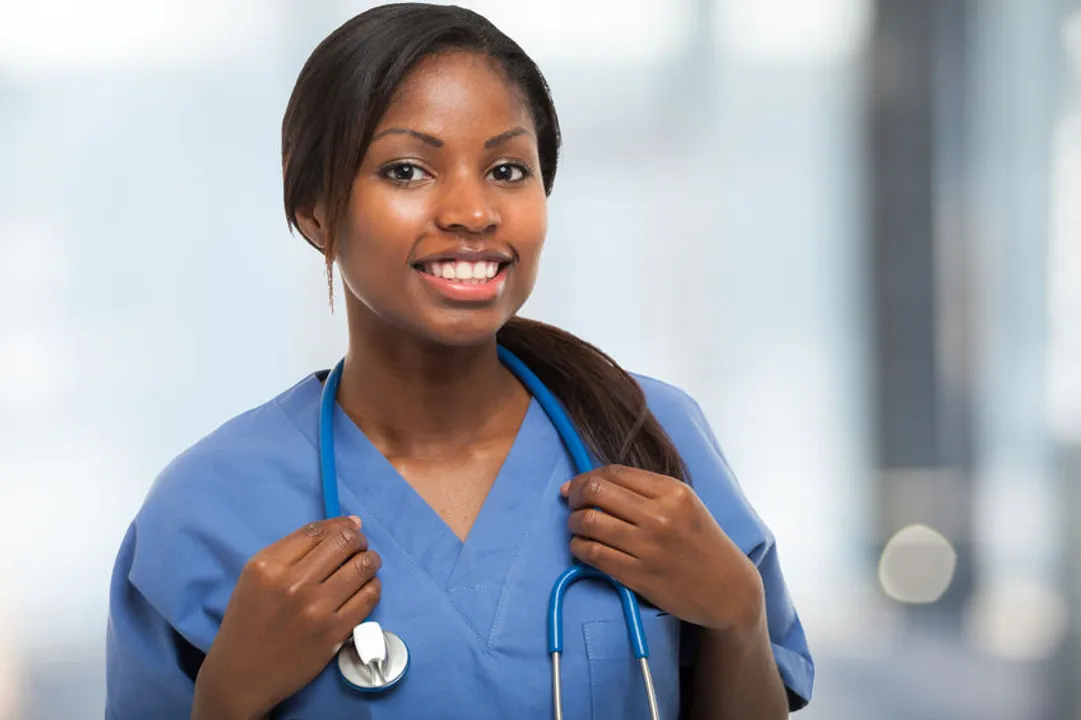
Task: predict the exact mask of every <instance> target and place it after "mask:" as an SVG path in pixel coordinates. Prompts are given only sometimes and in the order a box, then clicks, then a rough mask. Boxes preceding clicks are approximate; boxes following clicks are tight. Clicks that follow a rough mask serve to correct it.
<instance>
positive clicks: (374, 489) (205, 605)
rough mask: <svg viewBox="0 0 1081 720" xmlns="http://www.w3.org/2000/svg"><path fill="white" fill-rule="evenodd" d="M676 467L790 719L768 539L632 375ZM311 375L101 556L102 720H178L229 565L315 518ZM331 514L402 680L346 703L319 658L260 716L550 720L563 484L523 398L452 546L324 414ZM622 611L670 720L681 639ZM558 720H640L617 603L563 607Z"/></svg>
mask: <svg viewBox="0 0 1081 720" xmlns="http://www.w3.org/2000/svg"><path fill="white" fill-rule="evenodd" d="M636 379H637V380H638V382H639V383H640V384H641V386H642V388H643V389H644V391H645V393H646V397H647V400H648V402H649V406H650V408H651V410H652V411H653V412H654V414H655V415H656V417H657V419H658V420H659V421H660V423H661V424H662V425H663V427H664V428H665V430H666V431H667V432H668V433H669V435H670V437H671V438H672V440H673V441H674V442H675V444H676V446H677V448H678V449H679V451H680V453H681V454H682V456H683V458H684V461H685V462H686V463H687V466H688V468H689V470H690V474H691V478H692V483H693V487H694V489H695V490H696V492H697V493H698V495H699V496H700V497H701V499H702V501H703V502H704V504H705V505H706V507H708V508H709V510H710V512H711V513H712V514H713V516H714V518H715V519H716V520H717V522H718V523H719V524H720V526H721V527H722V528H724V530H725V532H727V533H728V535H729V537H731V538H732V540H733V541H734V542H735V543H736V544H737V545H738V546H739V547H740V548H741V549H742V550H743V551H744V552H745V553H746V554H747V555H748V556H749V557H750V558H751V559H752V560H753V561H754V563H755V564H756V565H757V567H758V568H759V570H760V572H761V575H762V580H763V582H764V584H765V590H766V609H767V617H768V622H769V632H770V637H771V639H772V641H773V651H774V655H775V657H776V660H777V664H778V666H779V668H780V671H781V675H782V677H783V679H784V682H785V685H786V686H787V687H788V689H789V694H790V697H791V698H793V702H794V706H797V707H798V706H800V705H802V704H805V703H806V702H807V701H808V700H809V699H810V697H811V689H812V685H813V680H814V665H813V661H812V660H811V656H810V653H809V651H808V648H807V641H806V638H805V636H804V632H803V627H802V625H801V624H800V621H799V618H798V616H797V614H796V611H795V609H794V608H793V605H792V602H791V600H790V597H789V593H788V590H787V588H786V586H785V582H784V578H783V576H782V573H781V567H780V564H779V561H778V556H777V550H776V547H775V545H774V539H773V536H772V535H771V533H770V531H769V529H768V528H767V527H766V526H765V525H764V524H763V523H762V521H761V520H760V519H759V518H758V516H757V515H756V514H755V512H754V510H753V509H752V508H751V506H750V505H749V504H748V502H747V500H746V498H745V497H744V495H743V494H742V492H741V490H740V489H739V487H738V485H737V483H736V481H735V479H734V477H733V474H732V472H731V470H730V469H729V467H728V464H727V463H726V461H725V458H724V456H723V454H722V452H721V450H720V447H719V446H718V444H717V441H716V439H715V438H714V436H713V432H712V431H711V429H710V427H709V425H708V424H707V422H706V419H705V417H704V416H703V414H702V411H701V409H700V408H699V407H698V405H697V404H696V403H695V402H694V400H693V399H691V398H690V397H689V396H688V395H686V394H685V393H684V392H682V391H681V390H678V389H676V388H674V387H672V386H670V385H666V384H664V383H661V382H659V381H656V380H652V379H649V378H644V377H640V376H639V377H637V378H636ZM321 389H322V384H321V379H320V376H317V375H314V374H313V375H311V376H309V377H307V378H305V379H304V380H302V381H301V382H300V383H298V384H297V385H295V386H294V387H293V388H291V389H289V390H288V391H286V392H285V393H283V394H282V395H280V396H279V397H277V398H275V399H274V400H272V401H270V402H269V403H266V404H265V405H262V406H260V407H258V408H255V409H254V410H251V411H249V412H247V413H244V414H243V415H240V416H239V417H237V418H234V419H233V420H231V421H229V422H228V423H226V424H225V425H223V426H222V427H221V428H219V429H218V430H217V431H215V432H214V433H212V434H211V435H209V436H208V437H206V438H204V439H203V440H201V441H199V442H198V443H196V444H195V445H194V446H193V447H192V448H191V449H189V450H188V451H186V452H185V453H183V454H182V455H180V456H179V457H178V458H177V459H176V460H174V461H173V462H172V463H171V464H170V465H169V466H168V467H167V468H166V469H165V470H164V472H163V473H162V474H161V475H160V477H158V479H157V480H156V482H155V483H154V485H153V487H152V488H151V490H150V492H149V494H148V496H147V498H146V500H145V503H144V504H143V506H142V508H141V509H140V511H139V513H138V515H137V516H136V518H135V520H134V522H133V523H132V524H131V526H130V528H129V529H128V532H127V534H126V536H125V538H124V540H123V543H122V545H121V547H120V551H119V554H118V556H117V559H116V566H115V569H114V572H113V577H112V584H111V589H110V601H109V622H108V634H107V650H106V655H107V698H106V710H105V716H106V718H107V720H146V719H147V718H155V719H157V718H161V719H162V720H166V719H169V718H187V717H190V714H191V702H192V695H193V691H194V679H193V678H194V677H195V674H196V673H197V671H198V665H199V662H200V661H201V658H202V655H203V654H205V653H206V652H207V651H208V650H209V648H210V645H211V643H212V642H213V640H214V636H215V634H216V632H217V630H218V627H219V625H220V623H221V620H222V616H223V614H224V612H225V608H226V605H227V603H228V601H229V595H230V593H231V592H232V589H233V587H234V585H235V583H236V580H237V578H238V577H239V575H240V572H241V570H242V569H243V567H244V564H245V563H246V562H247V560H248V559H249V558H250V557H251V556H252V555H254V554H255V553H257V552H258V551H260V550H262V549H263V548H265V547H266V546H268V545H270V544H271V543H273V542H275V541H277V540H279V539H281V538H282V537H284V536H285V535H288V534H289V533H291V532H293V531H295V530H296V529H298V528H299V527H301V526H303V525H304V524H306V523H309V522H311V521H313V520H318V519H321V518H322V517H323V507H322V496H321V494H320V484H319V457H318V452H317V450H316V448H317V441H316V436H317V429H318V412H319V397H320V391H321ZM334 433H335V442H336V444H337V452H336V455H337V460H338V474H339V478H340V483H339V488H340V494H341V504H342V512H343V513H345V514H351V515H357V516H359V517H360V518H361V519H362V521H363V531H364V533H365V535H366V536H367V537H368V540H369V544H370V547H371V548H372V549H374V550H376V551H377V552H379V554H380V556H381V557H382V560H383V567H382V570H381V571H380V578H381V580H382V585H383V594H382V599H381V601H380V602H379V604H378V606H377V607H376V609H375V611H374V613H373V615H372V617H371V619H373V620H377V621H379V622H380V623H381V624H382V625H383V626H384V627H385V628H387V629H388V630H392V631H393V632H395V633H397V634H398V635H400V636H401V637H402V638H403V639H404V640H405V642H406V643H407V644H408V646H409V649H410V657H411V666H410V670H409V673H408V675H407V676H406V677H405V679H404V680H403V681H402V682H401V683H400V684H399V685H398V686H397V687H396V688H394V689H393V690H392V691H390V692H387V693H381V694H360V693H357V692H356V691H353V690H350V689H349V688H347V687H346V686H345V685H344V683H342V682H341V681H340V679H339V677H338V670H337V664H336V662H333V661H332V662H331V663H330V664H329V665H328V666H327V668H326V669H325V670H324V671H323V672H322V674H321V675H319V676H318V677H317V678H316V679H315V680H314V681H313V682H312V683H311V684H310V685H309V686H308V687H306V688H304V689H302V690H301V691H300V692H299V693H297V694H296V695H295V696H293V697H292V698H290V699H289V700H287V701H286V702H284V703H283V704H282V705H281V706H280V707H279V708H278V710H277V712H276V713H275V717H280V718H325V719H327V720H332V719H334V718H349V719H350V720H361V719H364V718H371V719H373V720H375V719H377V718H419V717H435V716H439V717H447V718H449V717H462V718H465V717H468V718H493V719H498V720H505V718H508V717H529V718H534V717H535V718H549V717H552V714H553V707H552V696H551V695H552V694H551V664H550V659H549V656H548V654H547V647H546V631H545V627H546V626H545V623H546V611H547V604H548V596H549V592H550V590H551V587H552V583H553V581H554V580H555V579H556V577H558V575H559V574H560V573H561V572H562V571H563V570H564V569H565V568H566V567H567V565H568V564H569V563H570V562H571V561H572V557H571V555H570V551H569V549H568V545H569V534H568V530H567V517H568V512H569V511H568V509H567V506H566V504H565V503H564V502H563V501H562V500H561V499H560V496H559V488H560V486H561V485H562V484H563V483H564V482H566V481H567V480H569V479H570V478H571V477H573V475H574V471H573V467H572V465H571V462H570V459H569V457H568V456H567V453H566V450H565V449H564V447H563V444H562V443H561V441H560V439H559V436H558V435H557V433H556V431H555V428H554V427H553V426H552V424H551V423H550V422H549V421H548V418H547V416H546V415H545V413H544V411H543V410H542V409H541V408H540V406H539V405H537V403H536V401H534V402H533V403H532V404H531V405H530V408H529V410H528V412H527V414H526V417H525V420H524V422H523V423H522V426H521V429H520V431H519V433H518V437H517V438H516V440H515V442H514V444H513V446H512V447H511V450H510V453H509V455H508V456H507V459H506V462H505V463H504V465H503V467H502V469H501V471H500V473H499V475H498V477H497V478H496V480H495V483H494V484H493V486H492V488H491V491H490V493H489V495H488V497H487V499H486V500H485V502H484V505H483V507H482V509H481V511H480V514H479V516H478V517H477V519H476V522H475V524H474V525H473V527H472V530H471V531H470V533H469V536H468V538H467V539H466V541H465V542H464V543H463V542H462V541H460V540H459V539H458V538H457V536H455V535H454V533H453V532H452V531H451V530H450V529H449V528H448V527H447V526H446V524H445V523H444V522H443V521H442V519H441V518H440V517H439V516H438V515H437V514H436V513H435V511H434V510H432V509H431V507H429V506H428V505H427V503H425V501H424V500H423V499H422V498H421V497H420V496H419V495H418V494H417V493H416V492H415V491H414V490H413V489H412V487H411V486H410V485H409V484H408V483H407V482H406V481H405V480H404V479H403V478H402V477H401V476H400V475H399V474H398V473H397V471H396V470H395V469H394V467H393V466H392V465H391V464H390V463H389V462H388V461H387V460H386V459H385V458H384V457H383V456H382V455H381V454H380V453H379V451H378V450H377V449H376V448H375V447H374V446H373V445H372V443H371V442H370V441H369V440H368V439H367V438H366V437H365V436H364V434H363V433H362V432H361V431H360V430H359V428H357V426H356V425H355V424H354V423H353V422H352V421H351V420H350V419H349V418H348V417H347V416H346V415H345V413H344V412H343V411H342V410H341V408H340V407H339V408H337V409H336V414H335V418H334ZM642 616H643V621H644V624H645V629H646V634H647V638H648V640H649V646H650V653H651V658H650V659H651V666H652V670H653V678H654V681H655V683H656V687H657V692H658V696H659V698H660V708H661V717H662V718H665V719H666V720H675V719H676V718H677V717H679V711H680V686H679V677H680V672H681V668H682V669H684V670H686V669H687V668H688V667H689V665H690V664H692V663H693V661H694V651H693V647H692V645H693V639H694V635H693V632H689V630H690V628H683V627H681V623H680V621H679V620H677V619H676V618H674V617H672V616H670V615H667V614H665V613H662V612H660V611H658V610H657V609H656V608H652V607H650V606H648V605H646V604H643V607H642ZM564 636H565V637H564V652H563V670H562V678H563V703H564V713H565V716H566V717H567V718H619V719H620V720H633V719H636V718H648V717H649V715H648V709H647V707H646V702H645V693H644V690H643V685H642V679H641V676H640V674H639V669H638V666H637V664H636V661H635V660H634V659H633V657H632V655H631V652H630V646H629V642H628V639H627V634H626V629H625V626H624V621H623V615H622V609H621V606H620V603H619V598H618V596H617V595H616V594H615V592H613V591H612V590H611V588H610V587H609V586H607V585H602V584H599V583H595V582H593V581H583V582H580V583H577V584H576V585H575V586H574V587H573V588H571V590H570V591H569V593H568V595H567V600H566V606H565V610H564Z"/></svg>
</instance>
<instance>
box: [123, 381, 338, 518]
mask: <svg viewBox="0 0 1081 720" xmlns="http://www.w3.org/2000/svg"><path fill="white" fill-rule="evenodd" d="M313 386H314V387H313ZM317 386H318V380H316V378H315V376H314V375H311V376H308V377H307V378H305V379H304V380H301V381H300V382H298V383H296V384H295V385H293V386H292V387H291V388H289V389H288V390H286V391H285V392H283V393H281V394H279V395H278V396H276V397H274V398H272V399H270V400H269V401H267V402H265V403H263V404H261V405H258V406H256V407H254V408H251V409H249V410H247V411H245V412H243V413H240V414H239V415H237V416H235V417H233V418H230V419H229V420H227V421H226V422H224V423H222V424H221V425H220V426H219V427H217V428H216V429H215V430H213V431H212V432H210V433H209V434H208V435H206V436H205V437H203V438H202V439H200V440H198V441H197V442H195V443H194V444H193V445H191V446H190V447H188V448H187V449H185V450H184V451H183V452H181V453H180V454H179V455H177V456H176V457H175V458H174V459H173V460H172V461H171V462H169V463H168V464H167V465H166V466H165V468H164V469H163V470H162V471H161V473H160V474H159V475H158V476H157V478H155V480H154V482H153V484H152V485H151V487H150V490H149V492H148V494H147V497H146V500H145V502H144V504H143V507H142V509H141V510H140V513H139V516H140V518H145V517H146V516H148V515H151V516H153V515H156V514H159V513H161V512H164V511H168V512H169V513H175V512H176V510H177V509H178V503H179V505H180V506H181V507H183V506H186V505H188V504H189V503H191V502H198V503H200V508H199V509H200V510H205V505H204V503H203V502H202V501H203V500H205V499H206V496H208V495H210V496H216V497H219V498H221V497H223V496H228V495H233V494H236V493H238V492H239V493H244V492H248V491H250V490H251V487H250V483H252V482H255V481H256V480H257V479H259V478H263V477H266V476H267V474H268V471H269V470H272V469H275V468H277V469H281V468H282V467H283V465H285V466H287V465H289V464H291V463H290V460H291V459H292V458H294V457H295V456H296V455H297V453H298V452H299V453H303V452H304V451H305V450H307V449H310V450H314V444H313V443H314V433H315V428H314V421H315V412H316V408H315V405H316V404H317V402H318V387H317ZM309 406H310V407H309ZM309 421H310V422H309ZM309 426H311V427H309ZM271 474H273V473H271Z"/></svg>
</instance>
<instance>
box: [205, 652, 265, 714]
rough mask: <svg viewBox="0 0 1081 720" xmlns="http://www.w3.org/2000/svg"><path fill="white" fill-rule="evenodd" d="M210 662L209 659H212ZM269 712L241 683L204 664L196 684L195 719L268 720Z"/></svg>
mask: <svg viewBox="0 0 1081 720" xmlns="http://www.w3.org/2000/svg"><path fill="white" fill-rule="evenodd" d="M208 661H209V658H208ZM267 717H269V715H268V711H267V710H266V709H265V708H263V707H261V706H260V705H259V704H258V703H257V702H256V701H255V700H254V698H251V697H249V694H248V693H246V692H244V689H243V686H242V684H241V683H237V682H235V681H233V680H232V679H230V678H229V677H227V676H226V675H225V674H223V673H221V672H219V671H218V670H217V669H216V668H215V667H213V665H212V664H211V663H210V662H204V663H203V667H202V668H201V669H200V670H199V675H198V677H197V678H196V681H195V698H194V702H193V703H192V713H191V719H192V720H265V718H267Z"/></svg>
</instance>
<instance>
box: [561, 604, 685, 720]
mask: <svg viewBox="0 0 1081 720" xmlns="http://www.w3.org/2000/svg"><path fill="white" fill-rule="evenodd" d="M642 625H643V627H644V628H645V631H646V641H647V642H648V643H649V667H650V671H651V672H652V675H653V686H654V688H656V691H657V706H658V709H659V710H660V716H661V720H678V718H679V703H680V700H679V630H680V622H679V619H678V618H675V617H673V616H671V615H658V614H656V613H648V614H647V612H646V610H645V608H643V611H642ZM582 632H583V634H584V635H585V644H586V657H587V659H588V661H589V686H590V693H591V700H592V706H593V720H649V703H648V702H647V701H646V685H645V681H644V679H643V678H642V670H641V664H640V662H639V660H638V659H637V658H635V657H634V652H633V651H632V649H631V642H630V638H629V637H628V635H627V626H626V625H625V624H624V623H623V621H622V620H593V621H589V622H585V623H582Z"/></svg>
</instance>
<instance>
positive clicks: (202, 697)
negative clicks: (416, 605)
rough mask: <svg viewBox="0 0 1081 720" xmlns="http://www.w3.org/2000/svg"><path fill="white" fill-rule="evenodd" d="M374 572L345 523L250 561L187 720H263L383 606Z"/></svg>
mask: <svg viewBox="0 0 1081 720" xmlns="http://www.w3.org/2000/svg"><path fill="white" fill-rule="evenodd" d="M380 564H381V561H380V559H379V556H378V555H377V554H376V553H375V552H374V551H371V550H368V541H367V540H366V539H365V537H364V535H363V534H362V533H361V532H360V520H359V519H357V518H348V517H338V518H331V519H329V520H322V521H320V522H314V523H311V524H309V525H306V526H304V527H303V528H301V529H300V530H297V531H296V532H294V533H293V534H291V535H289V536H287V537H285V538H283V539H281V540H279V541H278V542H276V543H274V544H273V545H270V546H269V547H267V548H265V549H264V550H262V551H261V552H259V553H258V554H256V555H255V556H254V557H252V558H251V560H250V561H248V564H247V565H246V566H245V567H244V570H243V572H242V573H241V574H240V579H239V580H238V581H237V584H236V587H235V589H234V590H233V594H232V597H231V598H230V599H229V605H228V607H227V608H226V610H225V617H224V618H223V619H222V623H221V628H220V629H219V630H218V635H217V637H216V638H215V640H214V642H213V644H212V645H211V648H210V652H209V653H207V656H206V660H205V661H204V662H203V666H202V669H201V670H200V671H199V677H198V680H197V682H196V685H195V702H194V708H193V711H192V718H193V719H195V718H200V719H201V718H229V719H230V720H232V719H233V718H237V720H240V719H243V720H251V719H252V718H263V717H266V716H267V715H268V714H269V713H270V712H271V711H272V710H273V709H274V707H275V706H276V705H278V703H280V702H281V701H283V700H285V699H286V698H288V697H289V696H290V695H293V694H294V693H296V692H297V691H298V690H300V689H301V688H303V687H304V686H305V685H307V684H308V683H309V682H311V681H312V680H313V679H315V677H316V676H317V675H318V674H319V673H320V672H321V671H322V670H323V668H325V667H326V665H327V663H328V662H330V660H331V659H333V657H334V654H335V653H336V652H337V650H338V648H339V647H340V646H341V645H342V643H343V642H345V641H346V640H347V639H348V638H349V637H350V635H351V633H352V632H353V628H354V627H356V626H357V625H359V624H360V623H361V622H363V621H364V620H365V618H367V617H368V615H369V614H370V613H371V611H372V609H373V608H374V607H375V605H376V603H377V602H379V595H380V584H379V579H378V578H377V577H375V573H376V572H377V571H378V570H379V567H380Z"/></svg>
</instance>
